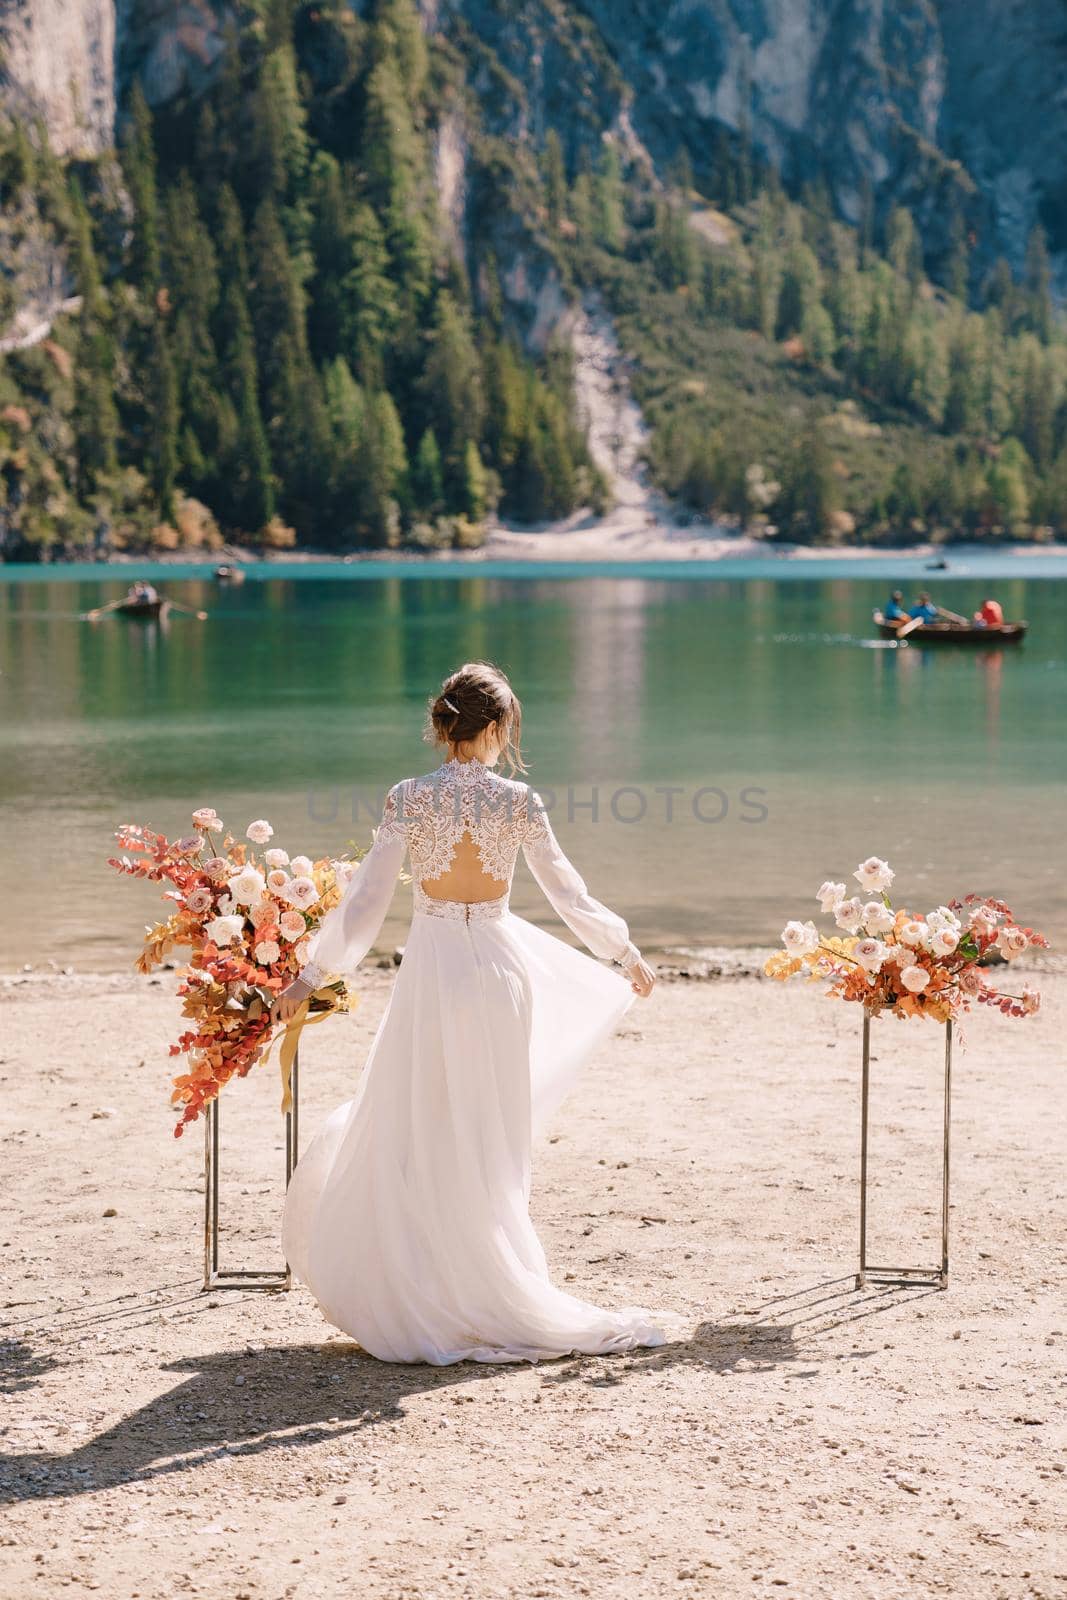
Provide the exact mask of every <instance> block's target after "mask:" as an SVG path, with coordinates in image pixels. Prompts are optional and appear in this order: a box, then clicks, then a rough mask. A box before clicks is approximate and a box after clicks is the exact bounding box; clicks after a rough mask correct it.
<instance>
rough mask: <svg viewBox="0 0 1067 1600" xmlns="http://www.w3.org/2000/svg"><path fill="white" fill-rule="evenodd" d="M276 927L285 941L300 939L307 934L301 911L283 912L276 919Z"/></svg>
mask: <svg viewBox="0 0 1067 1600" xmlns="http://www.w3.org/2000/svg"><path fill="white" fill-rule="evenodd" d="M278 926H279V928H280V929H281V930H282V933H283V934H284V936H285V938H286V939H290V940H291V939H302V938H303V937H304V935H305V933H306V932H307V923H306V922H305V921H304V913H303V912H302V911H283V912H282V914H281V916H280V917H279V918H278Z"/></svg>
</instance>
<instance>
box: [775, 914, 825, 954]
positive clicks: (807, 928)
mask: <svg viewBox="0 0 1067 1600" xmlns="http://www.w3.org/2000/svg"><path fill="white" fill-rule="evenodd" d="M782 943H783V944H784V945H785V948H786V949H787V950H788V951H789V954H790V955H791V956H806V955H807V954H808V953H809V951H811V950H817V949H818V948H819V930H818V928H816V926H815V924H814V923H813V922H795V921H794V922H787V923H786V925H785V927H784V928H783V929H782Z"/></svg>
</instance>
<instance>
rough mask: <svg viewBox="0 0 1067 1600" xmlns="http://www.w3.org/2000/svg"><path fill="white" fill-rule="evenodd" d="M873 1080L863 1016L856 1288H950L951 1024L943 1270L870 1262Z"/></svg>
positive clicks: (947, 1066)
mask: <svg viewBox="0 0 1067 1600" xmlns="http://www.w3.org/2000/svg"><path fill="white" fill-rule="evenodd" d="M870 1077H871V1019H870V1017H869V1016H868V1014H867V1013H866V1012H864V1014H863V1090H862V1107H861V1112H860V1269H859V1271H858V1272H857V1274H856V1288H857V1289H862V1288H863V1287H864V1286H865V1284H866V1282H867V1280H868V1278H871V1279H873V1280H874V1281H876V1282H878V1283H914V1284H919V1285H923V1284H928V1285H930V1286H931V1287H932V1288H938V1289H947V1288H948V1149H949V1114H950V1108H951V1094H952V1023H951V1022H946V1023H945V1116H944V1146H943V1152H942V1164H941V1266H940V1267H872V1266H870V1265H869V1264H868V1261H867V1120H868V1107H869V1100H870Z"/></svg>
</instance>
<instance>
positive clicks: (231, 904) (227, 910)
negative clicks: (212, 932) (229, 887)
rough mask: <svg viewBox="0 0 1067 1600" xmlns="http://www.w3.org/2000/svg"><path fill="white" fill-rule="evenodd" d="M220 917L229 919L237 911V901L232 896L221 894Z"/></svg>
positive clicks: (219, 902) (219, 903)
mask: <svg viewBox="0 0 1067 1600" xmlns="http://www.w3.org/2000/svg"><path fill="white" fill-rule="evenodd" d="M218 908H219V915H220V917H228V916H230V914H231V913H232V912H234V911H236V909H237V901H236V900H235V899H234V897H233V895H232V894H220V895H219V901H218Z"/></svg>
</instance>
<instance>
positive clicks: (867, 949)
mask: <svg viewBox="0 0 1067 1600" xmlns="http://www.w3.org/2000/svg"><path fill="white" fill-rule="evenodd" d="M885 956H886V949H885V945H884V944H883V943H882V941H881V940H880V939H861V940H860V942H859V944H857V945H854V946H853V948H852V958H853V960H854V961H858V962H859V964H860V966H861V967H862V968H863V970H864V972H879V971H880V970H881V967H882V963H883V962H884V961H885Z"/></svg>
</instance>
